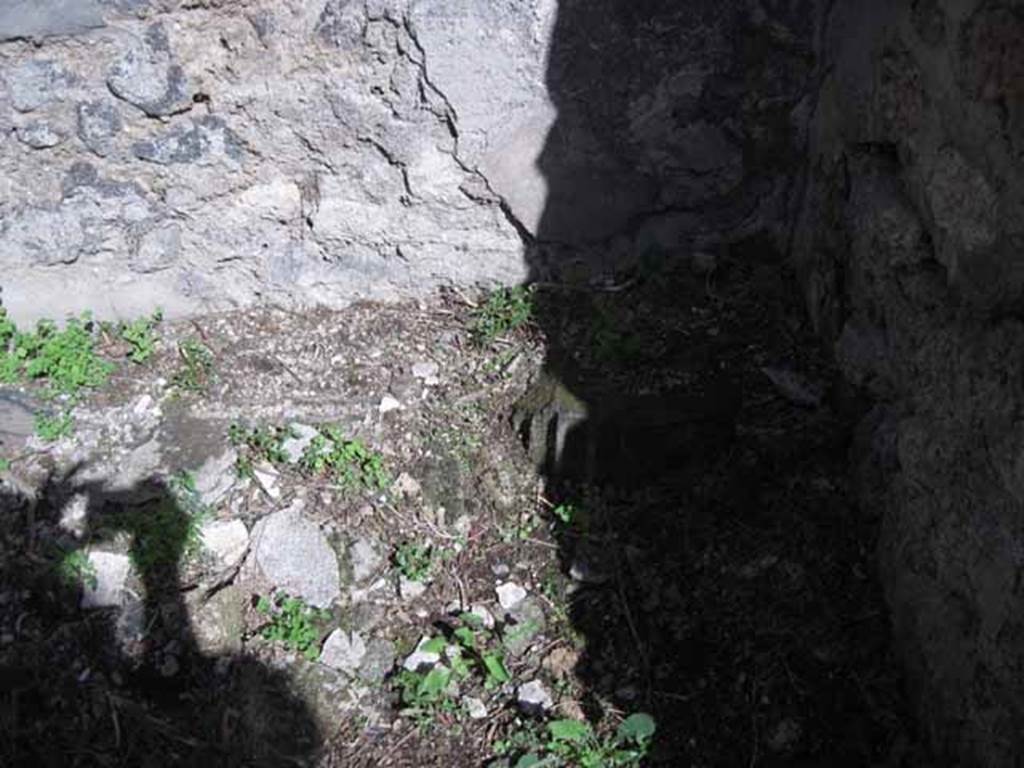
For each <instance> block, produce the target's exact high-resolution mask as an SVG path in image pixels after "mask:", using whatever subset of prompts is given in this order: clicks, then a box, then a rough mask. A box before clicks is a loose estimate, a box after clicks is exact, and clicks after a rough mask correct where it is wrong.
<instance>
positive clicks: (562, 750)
mask: <svg viewBox="0 0 1024 768" xmlns="http://www.w3.org/2000/svg"><path fill="white" fill-rule="evenodd" d="M654 731H655V722H654V718H652V717H651V716H650V715H648V714H645V713H637V714H634V715H630V716H629V717H627V718H626V719H625V720H623V721H622V723H620V724H619V727H618V729H616V731H615V733H613V734H611V735H610V736H606V737H603V738H602V737H600V736H598V735H597V734H596V733H595V732H594V729H593V728H592V727H591V726H590V724H589V723H586V722H584V721H582V720H571V719H565V720H552V721H551V722H549V723H548V724H547V734H546V737H535V739H534V740H535V741H538V742H543V743H541V744H538V745H537V747H536V749H534V750H533V751H530V752H527V753H526V754H524V755H522V756H521V757H520V758H519V759H518V760H517V761H516V762H515V764H514V768H540V767H541V766H544V767H545V768H555V766H558V767H559V768H561V767H562V766H573V767H574V768H576V767H578V768H635V767H636V766H639V765H640V764H641V761H643V759H644V758H645V757H646V756H647V753H648V751H649V750H650V747H651V739H652V738H653V737H654ZM513 742H514V740H513ZM501 746H503V745H501Z"/></svg>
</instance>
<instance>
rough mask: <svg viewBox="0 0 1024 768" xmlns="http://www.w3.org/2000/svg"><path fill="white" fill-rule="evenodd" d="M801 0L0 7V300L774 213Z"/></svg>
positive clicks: (398, 266)
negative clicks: (759, 0)
mask: <svg viewBox="0 0 1024 768" xmlns="http://www.w3.org/2000/svg"><path fill="white" fill-rule="evenodd" d="M817 5H818V4H817V3H814V2H811V0H799V1H797V2H788V3H766V4H761V3H753V4H750V3H747V4H743V3H736V2H724V3H723V2H698V3H687V4H686V8H685V9H683V8H680V7H678V4H676V3H666V2H651V3H640V4H623V3H614V2H610V1H608V0H605V2H603V4H601V6H600V7H595V6H594V5H593V3H579V2H561V3H559V2H556V0H527V1H526V2H518V1H515V2H513V0H502V1H501V2H471V1H470V0H465V2H458V3H451V2H447V1H444V2H442V0H365V1H364V0H320V2H314V3H309V2H301V1H300V0H276V1H274V2H270V1H269V0H267V1H265V2H241V1H239V0H234V1H233V0H221V1H219V2H208V3H193V2H184V1H183V0H90V2H75V3H69V2H66V0H45V1H43V2H40V1H39V0H34V2H31V3H28V2H25V3H19V2H15V3H13V4H7V5H5V8H4V10H3V11H0V30H2V31H0V178H3V180H4V183H3V184H2V185H0V253H2V254H3V256H2V258H3V260H4V261H3V266H4V270H3V272H4V275H3V280H2V287H3V302H4V304H5V306H7V307H8V309H9V310H10V311H11V312H12V313H13V314H14V315H15V316H16V317H19V318H21V319H29V318H31V317H35V316H39V315H44V314H49V315H57V316H61V315H63V314H65V313H67V312H75V311H79V310H83V309H87V308H88V309H92V310H93V311H95V312H96V313H97V314H99V315H102V316H109V315H122V316H125V315H134V314H139V313H141V312H147V311H149V310H151V309H152V307H153V306H155V305H157V304H159V305H161V306H163V307H164V308H165V310H166V311H167V312H168V313H169V314H171V315H182V314H193V313H196V312H201V311H209V310H218V309H225V308H231V307H235V306H245V305H253V304H276V305H285V306H289V305H291V306H300V305H311V304H327V305H342V304H346V303H348V302H350V301H352V300H354V299H357V298H364V297H368V298H393V297H399V296H407V295H415V294H417V293H423V292H424V291H429V290H432V289H433V288H434V287H435V286H436V285H438V284H439V283H443V282H447V281H452V282H459V283H471V282H476V281H487V282H494V281H500V282H516V281H517V280H520V279H522V278H523V277H525V276H526V275H527V274H528V273H529V272H532V273H533V274H540V273H542V272H544V271H547V270H548V268H550V267H552V266H555V267H563V266H565V264H564V263H562V262H561V261H559V259H560V257H562V256H564V249H561V248H560V246H565V245H568V246H570V249H569V250H570V251H572V250H573V249H575V248H578V247H580V246H585V247H587V248H592V249H593V248H597V249H600V250H603V251H604V252H606V253H607V254H608V258H609V259H611V260H612V262H613V263H617V262H621V261H623V260H624V259H625V260H628V259H629V258H632V257H633V256H634V255H635V254H636V253H637V252H641V251H644V250H649V249H651V248H655V249H663V250H664V249H672V248H677V247H679V246H680V245H683V246H687V245H694V244H697V245H701V244H707V243H719V242H722V241H723V240H729V239H734V240H735V239H738V238H741V237H743V236H744V234H747V235H749V234H750V233H751V232H755V231H760V230H763V229H764V228H765V227H768V228H773V227H775V228H777V225H778V223H779V222H780V221H781V220H782V214H783V213H784V211H785V206H786V204H787V201H788V199H789V194H788V193H789V189H790V185H791V182H792V180H793V176H794V174H793V171H794V169H795V168H796V165H797V163H796V159H797V158H798V157H799V154H800V149H801V147H802V128H801V126H802V124H803V122H804V117H805V115H804V111H803V110H801V109H795V110H794V107H796V106H798V105H799V104H801V103H809V101H807V100H806V99H807V96H808V93H809V81H808V76H809V74H810V72H811V69H812V63H813V57H812V56H811V51H812V49H813V32H814V27H815V24H816V20H817V11H816V10H815V9H816V6H817ZM748 6H749V7H748ZM766 8H767V11H766V10H765V9H766ZM556 27H557V28H556ZM593 40H600V41H601V45H600V46H596V47H595V46H594V45H591V44H590V42H588V41H593ZM752 94H757V96H753V95H752ZM535 242H540V243H543V244H554V245H555V246H559V247H556V248H555V249H554V254H555V256H554V257H553V256H552V251H551V249H546V248H540V249H535V248H531V247H524V245H526V246H530V245H532V244H533V243H535ZM552 259H554V260H555V261H556V262H558V263H555V264H552Z"/></svg>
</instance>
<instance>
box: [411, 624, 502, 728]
mask: <svg viewBox="0 0 1024 768" xmlns="http://www.w3.org/2000/svg"><path fill="white" fill-rule="evenodd" d="M460 621H461V625H460V626H459V627H458V628H456V629H455V630H454V631H453V632H452V634H451V637H450V638H445V637H443V636H440V635H439V636H437V637H433V638H431V639H430V640H428V641H427V642H425V643H424V644H423V645H422V648H421V650H422V651H424V652H425V653H437V654H441V655H443V657H444V663H442V662H438V663H437V664H435V665H434V666H433V667H431V668H430V669H429V670H426V671H422V672H421V671H411V670H402V671H401V672H400V673H399V674H398V675H397V676H396V677H395V678H394V685H395V687H396V689H397V691H398V694H399V700H400V701H401V703H402V705H403V707H404V710H403V714H406V715H411V716H413V717H414V718H416V719H418V720H420V721H421V723H426V722H429V721H430V719H432V718H433V717H434V716H435V715H436V714H438V713H439V712H448V713H454V712H456V711H457V710H458V708H459V704H458V702H457V701H456V700H455V698H454V696H453V694H454V691H455V689H456V687H457V684H459V683H462V682H463V681H466V680H469V679H471V678H475V679H477V680H478V681H479V682H482V683H483V685H484V687H485V688H487V689H488V690H491V689H494V688H497V687H499V686H501V685H504V684H505V683H507V682H509V681H510V680H511V679H512V675H511V674H510V673H509V671H508V668H507V667H506V666H505V656H504V653H503V652H502V650H501V649H500V647H498V646H497V645H496V644H495V638H494V636H493V635H492V634H491V633H490V632H489V631H488V630H486V629H484V628H483V626H482V625H481V623H480V618H479V617H478V616H476V615H474V614H471V613H464V614H462V616H460Z"/></svg>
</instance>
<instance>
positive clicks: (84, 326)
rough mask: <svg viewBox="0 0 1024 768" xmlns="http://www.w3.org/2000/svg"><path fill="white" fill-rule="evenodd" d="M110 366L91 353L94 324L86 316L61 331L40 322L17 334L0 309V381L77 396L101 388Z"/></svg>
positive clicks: (1, 308)
mask: <svg viewBox="0 0 1024 768" xmlns="http://www.w3.org/2000/svg"><path fill="white" fill-rule="evenodd" d="M113 370H114V366H113V364H112V363H110V362H108V361H106V360H103V359H101V358H100V357H99V356H98V355H97V353H96V349H95V324H94V323H93V321H92V319H91V317H90V316H89V314H88V313H84V314H82V315H81V317H78V318H74V317H72V318H69V319H68V321H67V323H66V324H65V327H64V329H63V330H60V329H59V328H58V327H57V325H56V324H55V323H54V322H53V321H51V320H40V321H39V323H37V324H36V330H35V331H20V330H18V328H17V326H16V325H15V323H14V322H13V321H12V320H11V319H10V318H9V317H8V316H7V312H6V310H4V308H3V307H0V381H2V382H6V383H13V382H16V381H19V380H38V381H43V382H45V383H46V384H47V385H48V386H49V388H50V389H51V390H52V392H53V393H54V394H63V395H70V396H72V397H74V396H76V395H78V394H79V392H80V391H81V390H82V389H85V388H90V389H94V388H97V387H101V386H103V384H105V383H106V381H107V379H108V378H109V377H110V374H111V373H112V372H113Z"/></svg>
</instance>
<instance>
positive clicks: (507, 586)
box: [494, 581, 527, 611]
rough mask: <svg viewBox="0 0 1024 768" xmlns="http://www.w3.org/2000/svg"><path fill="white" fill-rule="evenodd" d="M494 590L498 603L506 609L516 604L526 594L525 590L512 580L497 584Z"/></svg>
mask: <svg viewBox="0 0 1024 768" xmlns="http://www.w3.org/2000/svg"><path fill="white" fill-rule="evenodd" d="M494 591H495V593H497V595H498V603H499V604H500V605H501V607H502V608H504V609H505V610H506V611H510V610H512V609H513V608H514V607H515V606H516V605H518V604H519V603H521V602H522V601H523V599H524V598H525V597H526V594H527V592H526V590H525V589H523V588H522V587H521V586H519V585H518V584H516V583H515V582H514V581H508V582H505V583H504V584H499V585H498V586H497V587H496V588H495V590H494Z"/></svg>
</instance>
